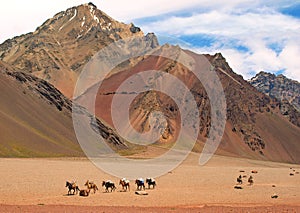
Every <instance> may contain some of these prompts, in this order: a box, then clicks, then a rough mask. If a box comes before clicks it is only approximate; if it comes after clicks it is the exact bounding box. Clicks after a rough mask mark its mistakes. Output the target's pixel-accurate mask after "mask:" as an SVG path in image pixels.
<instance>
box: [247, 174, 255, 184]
mask: <svg viewBox="0 0 300 213" xmlns="http://www.w3.org/2000/svg"><path fill="white" fill-rule="evenodd" d="M248 183H249V185H252V184H253V183H254V181H253V177H252V176H251V175H250V177H249V178H248Z"/></svg>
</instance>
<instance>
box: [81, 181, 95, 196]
mask: <svg viewBox="0 0 300 213" xmlns="http://www.w3.org/2000/svg"><path fill="white" fill-rule="evenodd" d="M84 185H85V186H87V188H88V189H93V190H94V194H95V193H96V191H97V190H98V187H97V185H96V184H94V182H90V181H89V180H87V181H86V183H85V184H84Z"/></svg>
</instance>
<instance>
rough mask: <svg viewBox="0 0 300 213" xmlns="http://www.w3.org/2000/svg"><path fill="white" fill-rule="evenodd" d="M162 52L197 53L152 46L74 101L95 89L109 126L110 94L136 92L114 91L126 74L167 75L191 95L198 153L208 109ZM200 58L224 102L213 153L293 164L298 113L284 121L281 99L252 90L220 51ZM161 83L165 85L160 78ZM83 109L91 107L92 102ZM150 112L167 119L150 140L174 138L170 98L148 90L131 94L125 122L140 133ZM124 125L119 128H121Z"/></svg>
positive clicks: (194, 85)
mask: <svg viewBox="0 0 300 213" xmlns="http://www.w3.org/2000/svg"><path fill="white" fill-rule="evenodd" d="M162 52H166V53H167V54H168V53H169V54H172V55H175V57H174V58H186V57H192V58H193V59H194V60H195V61H196V63H197V62H199V61H201V57H202V56H201V55H198V54H195V53H193V52H190V51H187V50H182V49H181V48H180V47H174V46H170V45H164V46H160V47H157V48H156V49H155V50H153V52H152V55H150V56H145V57H144V58H143V60H141V61H139V62H138V63H136V65H134V66H133V67H129V68H127V69H124V70H123V71H120V72H117V73H114V74H112V75H110V76H108V77H107V78H106V79H105V80H104V81H103V82H101V87H100V88H99V84H95V85H93V86H92V87H91V88H90V89H89V90H87V92H86V93H85V94H84V96H82V97H79V98H78V101H79V102H82V103H84V102H85V99H89V98H91V97H92V95H93V94H94V93H96V94H97V97H96V103H95V111H96V115H97V116H98V117H101V118H103V119H104V120H105V121H106V122H107V123H109V124H110V125H113V122H112V117H111V103H112V99H113V97H114V96H115V94H118V95H123V96H125V97H130V95H133V96H136V95H137V94H138V93H137V92H134V91H130V92H128V91H118V93H117V92H116V90H117V89H118V88H119V86H120V85H121V84H122V83H123V81H124V80H126V79H128V78H129V77H130V76H131V75H138V74H139V73H140V72H142V71H144V70H160V71H163V72H167V73H170V74H172V75H174V76H176V77H177V78H179V79H180V80H181V81H183V82H184V83H185V85H187V86H188V88H189V89H190V91H191V92H192V94H194V97H195V100H196V102H197V105H198V107H199V114H200V131H201V133H200V135H199V136H198V143H197V144H196V146H195V147H194V151H201V150H202V148H203V146H204V143H205V141H206V137H207V134H208V132H209V129H210V128H211V126H210V125H211V123H210V122H211V116H210V110H211V108H210V101H209V98H208V95H207V93H206V91H205V89H204V87H203V85H202V84H201V82H199V81H198V80H196V78H195V76H193V74H192V73H191V72H190V71H189V70H188V69H187V68H186V67H184V66H183V65H182V64H181V63H178V62H176V61H173V60H170V59H167V58H166V57H163V56H161V55H167V54H160V53H162ZM205 57H206V58H207V59H208V60H209V61H210V63H211V64H212V65H213V66H214V70H215V71H216V73H217V75H218V77H219V78H220V81H221V83H222V86H223V89H224V92H225V96H226V102H227V122H226V127H225V133H224V135H223V139H222V141H221V144H220V146H219V149H218V153H220V154H225V155H231V156H242V157H248V158H249V157H250V158H255V159H263V160H273V161H283V162H294V163H295V162H297V163H299V162H300V157H299V152H300V143H299V138H300V113H299V112H297V111H290V112H289V113H290V119H287V118H286V117H285V116H284V115H282V114H281V112H280V106H281V103H280V102H279V101H277V100H275V99H272V98H270V97H269V96H267V95H265V94H263V93H260V92H258V91H257V90H256V89H255V88H254V87H252V86H251V85H250V84H249V83H248V82H247V81H245V80H244V79H243V78H242V76H240V75H237V74H236V73H234V72H233V71H232V69H231V68H230V66H229V65H228V63H227V62H226V59H225V58H224V57H223V56H222V55H221V54H220V53H217V54H215V55H205ZM199 63H200V62H199ZM200 65H201V63H200ZM196 69H201V67H196ZM140 82H143V78H140ZM164 83H165V84H166V82H164ZM166 86H167V87H168V86H169V87H170V88H174V89H175V88H176V85H166ZM183 98H184V97H183ZM87 107H88V108H89V107H94V105H93V106H87ZM290 107H291V106H290ZM153 111H161V112H163V114H164V115H165V118H166V121H167V124H166V128H165V129H166V130H165V131H164V132H163V134H162V135H161V137H160V139H159V141H158V142H157V143H156V144H157V145H159V146H166V145H167V146H168V144H169V145H170V144H172V143H173V142H174V141H175V140H176V138H177V136H178V134H179V131H180V129H179V127H180V118H179V116H180V112H179V110H178V106H177V105H176V104H175V102H174V101H173V100H172V99H171V98H169V97H167V96H166V95H164V94H163V93H160V92H156V91H148V92H144V93H141V94H139V95H137V97H135V98H134V101H133V102H132V104H131V106H130V109H129V113H130V122H131V125H133V127H134V128H135V129H136V130H137V131H139V132H142V133H146V132H147V131H148V130H149V128H150V123H151V121H150V119H151V116H150V113H151V112H153ZM190 119H192V117H190ZM126 128H127V127H124V129H126ZM128 129H129V127H128Z"/></svg>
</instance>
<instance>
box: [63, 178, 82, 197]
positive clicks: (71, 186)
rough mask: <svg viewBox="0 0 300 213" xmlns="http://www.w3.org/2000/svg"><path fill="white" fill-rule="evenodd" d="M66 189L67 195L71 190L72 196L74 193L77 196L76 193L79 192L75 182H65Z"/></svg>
mask: <svg viewBox="0 0 300 213" xmlns="http://www.w3.org/2000/svg"><path fill="white" fill-rule="evenodd" d="M66 187H68V195H70V194H71V193H72V192H71V190H73V195H74V194H75V192H76V194H77V193H78V191H80V190H79V188H78V186H77V185H76V183H75V182H72V183H70V182H69V181H66Z"/></svg>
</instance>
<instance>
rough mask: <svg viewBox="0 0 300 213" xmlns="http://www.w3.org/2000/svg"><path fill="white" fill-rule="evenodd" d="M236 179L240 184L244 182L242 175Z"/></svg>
mask: <svg viewBox="0 0 300 213" xmlns="http://www.w3.org/2000/svg"><path fill="white" fill-rule="evenodd" d="M236 181H237V182H238V184H243V179H242V176H241V175H240V176H239V177H238V178H237V179H236Z"/></svg>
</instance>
